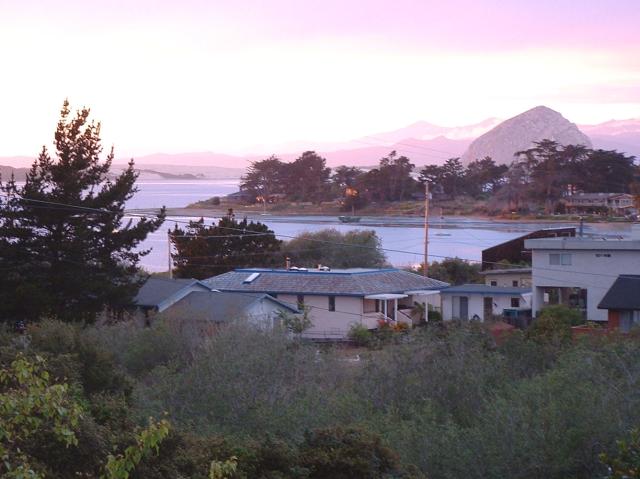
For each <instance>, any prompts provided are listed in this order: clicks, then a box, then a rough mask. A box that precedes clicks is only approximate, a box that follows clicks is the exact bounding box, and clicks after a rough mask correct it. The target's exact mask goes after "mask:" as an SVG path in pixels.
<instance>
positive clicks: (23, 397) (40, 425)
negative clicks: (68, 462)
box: [0, 355, 82, 478]
mask: <svg viewBox="0 0 640 479" xmlns="http://www.w3.org/2000/svg"><path fill="white" fill-rule="evenodd" d="M81 415H82V408H81V406H80V404H79V403H78V402H77V401H76V400H75V398H74V397H73V395H72V394H71V392H70V390H69V386H68V385H66V384H53V383H52V380H51V378H50V376H49V373H48V372H47V371H46V370H45V368H44V360H43V359H42V358H40V357H36V358H35V360H34V361H30V360H28V359H27V358H25V357H24V356H23V355H18V356H17V357H16V359H15V360H14V361H13V362H12V363H11V365H10V366H9V367H8V368H7V367H3V368H2V369H0V459H1V463H0V471H2V474H3V475H2V477H7V478H27V477H28V478H40V477H44V474H42V473H39V472H36V469H37V468H35V469H34V468H32V465H31V463H33V462H34V458H33V457H30V456H29V454H28V452H27V451H28V449H29V444H30V443H31V442H32V441H33V438H34V437H35V436H37V435H44V434H46V433H49V434H50V436H51V438H52V439H53V440H55V441H57V442H59V443H61V444H63V445H64V446H66V447H68V446H73V445H77V444H78V439H77V437H76V434H75V429H76V428H77V427H78V423H79V421H80V418H81Z"/></svg>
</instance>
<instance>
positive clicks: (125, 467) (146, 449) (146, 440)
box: [101, 419, 169, 479]
mask: <svg viewBox="0 0 640 479" xmlns="http://www.w3.org/2000/svg"><path fill="white" fill-rule="evenodd" d="M168 434H169V423H168V421H166V420H164V419H163V420H161V421H159V422H155V421H154V420H152V419H149V425H148V426H147V428H146V429H144V430H142V431H140V432H139V433H138V434H137V435H136V437H135V441H136V443H135V444H134V445H132V446H129V447H127V448H126V449H125V451H124V453H122V454H118V455H117V456H114V455H112V454H109V457H108V458H107V464H106V465H105V472H104V474H103V475H102V476H101V479H128V478H129V476H130V474H131V471H133V469H135V467H136V466H137V465H138V464H139V463H140V461H142V459H143V458H144V457H145V456H148V455H149V454H152V453H154V452H155V453H156V454H157V452H158V449H159V446H160V443H161V442H162V441H163V440H164V438H165V437H167V435H168Z"/></svg>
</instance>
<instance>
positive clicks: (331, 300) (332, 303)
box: [329, 296, 336, 311]
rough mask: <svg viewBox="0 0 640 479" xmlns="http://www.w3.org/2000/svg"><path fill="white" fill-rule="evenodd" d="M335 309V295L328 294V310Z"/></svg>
mask: <svg viewBox="0 0 640 479" xmlns="http://www.w3.org/2000/svg"><path fill="white" fill-rule="evenodd" d="M335 310H336V297H335V296H329V311H335Z"/></svg>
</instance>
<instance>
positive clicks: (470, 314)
mask: <svg viewBox="0 0 640 479" xmlns="http://www.w3.org/2000/svg"><path fill="white" fill-rule="evenodd" d="M440 295H441V297H442V319H444V320H445V321H447V320H454V319H458V320H462V321H466V320H476V321H486V320H490V319H493V318H494V317H496V316H502V315H503V312H504V310H505V309H510V308H530V307H531V288H514V287H499V286H488V285H486V284H463V285H460V286H452V287H450V288H445V289H442V290H441V291H440Z"/></svg>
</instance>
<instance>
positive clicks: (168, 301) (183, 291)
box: [158, 284, 211, 312]
mask: <svg viewBox="0 0 640 479" xmlns="http://www.w3.org/2000/svg"><path fill="white" fill-rule="evenodd" d="M193 291H204V292H209V291H211V290H210V289H209V288H207V287H206V286H203V285H201V284H194V285H192V286H188V287H186V288H183V289H181V290H180V291H179V292H178V293H176V294H175V295H173V296H171V297H169V298H167V299H165V300H164V301H163V302H162V303H160V304H159V305H158V311H160V312H162V311H164V310H166V309H168V308H171V306H172V305H174V304H175V303H177V302H178V301H181V300H182V299H183V298H184V297H185V296H187V295H188V294H189V293H191V292H193Z"/></svg>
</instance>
